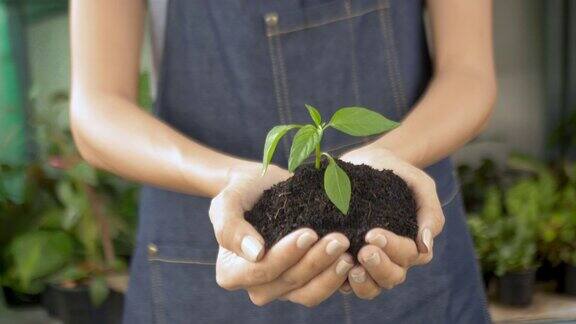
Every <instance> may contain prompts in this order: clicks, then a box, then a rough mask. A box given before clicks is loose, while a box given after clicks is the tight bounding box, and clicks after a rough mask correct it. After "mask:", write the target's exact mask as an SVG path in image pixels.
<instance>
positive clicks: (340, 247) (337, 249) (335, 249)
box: [326, 240, 346, 255]
mask: <svg viewBox="0 0 576 324" xmlns="http://www.w3.org/2000/svg"><path fill="white" fill-rule="evenodd" d="M345 248H346V246H345V245H344V244H342V243H340V241H338V240H332V241H331V242H330V243H328V244H327V245H326V253H327V254H328V255H336V254H338V253H341V252H344V249H345Z"/></svg>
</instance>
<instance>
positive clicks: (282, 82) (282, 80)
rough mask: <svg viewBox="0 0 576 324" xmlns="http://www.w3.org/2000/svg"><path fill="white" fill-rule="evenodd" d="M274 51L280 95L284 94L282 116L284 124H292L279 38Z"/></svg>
mask: <svg viewBox="0 0 576 324" xmlns="http://www.w3.org/2000/svg"><path fill="white" fill-rule="evenodd" d="M275 39H276V49H277V54H278V65H279V66H280V85H281V86H282V93H283V94H284V114H285V116H284V117H285V118H286V122H287V123H288V124H291V123H292V108H291V107H290V94H289V92H288V78H287V76H286V62H285V61H284V54H283V53H282V42H281V39H280V37H275Z"/></svg>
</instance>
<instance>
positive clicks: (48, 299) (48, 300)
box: [41, 284, 60, 318]
mask: <svg viewBox="0 0 576 324" xmlns="http://www.w3.org/2000/svg"><path fill="white" fill-rule="evenodd" d="M56 289H57V288H55V286H54V285H52V284H49V285H47V286H46V289H45V290H44V292H43V293H42V296H41V297H42V298H41V299H42V306H43V307H44V309H46V313H48V315H50V317H54V318H58V317H59V314H60V313H59V312H60V309H59V308H58V300H57V299H58V292H57V290H56Z"/></svg>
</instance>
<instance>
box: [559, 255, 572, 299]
mask: <svg viewBox="0 0 576 324" xmlns="http://www.w3.org/2000/svg"><path fill="white" fill-rule="evenodd" d="M557 291H558V292H561V293H564V294H567V295H572V296H576V266H574V265H570V264H566V263H564V264H562V265H561V273H560V275H559V276H558V286H557Z"/></svg>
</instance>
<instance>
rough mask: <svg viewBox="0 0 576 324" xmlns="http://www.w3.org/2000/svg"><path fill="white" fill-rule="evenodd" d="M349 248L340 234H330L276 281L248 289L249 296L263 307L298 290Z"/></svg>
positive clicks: (347, 242)
mask: <svg viewBox="0 0 576 324" xmlns="http://www.w3.org/2000/svg"><path fill="white" fill-rule="evenodd" d="M349 246H350V242H349V241H348V239H347V238H346V236H344V235H343V234H340V233H331V234H328V235H326V236H325V237H323V238H322V239H321V240H320V241H319V242H318V243H316V244H315V245H314V246H313V247H312V248H311V249H310V250H309V251H308V252H307V253H306V255H304V257H302V259H300V261H298V263H297V264H295V265H294V266H293V267H291V268H290V269H288V270H287V271H286V272H284V273H282V274H281V275H280V276H279V277H278V278H277V279H276V280H273V281H272V282H268V283H265V284H262V285H258V286H255V287H250V289H249V295H250V299H251V300H252V302H253V303H254V304H256V305H264V304H266V303H269V302H271V301H272V300H274V299H276V298H278V297H280V296H282V295H284V294H285V293H287V292H288V291H291V290H294V289H297V288H300V287H302V286H304V285H305V284H306V283H308V282H309V281H310V280H312V279H313V278H314V277H316V276H317V275H319V274H320V273H322V271H324V270H326V268H328V267H330V265H332V264H333V263H334V261H336V260H337V259H338V258H339V257H340V256H341V255H342V254H344V252H346V250H347V249H348V247H349Z"/></svg>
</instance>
